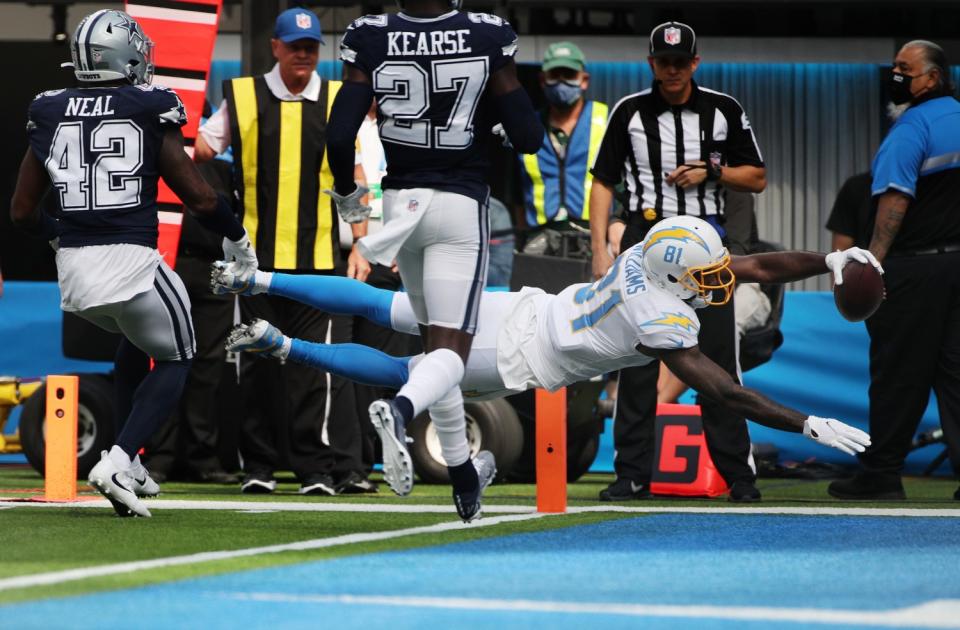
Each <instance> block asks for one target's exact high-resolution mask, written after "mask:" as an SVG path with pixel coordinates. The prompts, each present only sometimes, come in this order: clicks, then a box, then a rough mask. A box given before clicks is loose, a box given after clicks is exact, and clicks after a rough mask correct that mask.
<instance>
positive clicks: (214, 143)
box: [198, 100, 230, 153]
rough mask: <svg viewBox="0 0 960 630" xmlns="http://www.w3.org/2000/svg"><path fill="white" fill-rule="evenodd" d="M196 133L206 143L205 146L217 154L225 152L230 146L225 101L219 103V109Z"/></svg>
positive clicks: (228, 116) (228, 119)
mask: <svg viewBox="0 0 960 630" xmlns="http://www.w3.org/2000/svg"><path fill="white" fill-rule="evenodd" d="M198 133H199V134H200V135H202V136H203V139H204V140H206V141H207V146H209V147H210V148H211V149H213V150H214V151H216V152H217V153H223V152H224V151H226V150H227V147H229V146H230V108H229V107H227V101H226V100H224V101H222V102H221V103H220V109H218V110H217V111H215V112H214V113H213V114H212V115H211V116H210V118H208V119H207V122H205V123H204V124H203V126H202V127H200V129H199V130H198Z"/></svg>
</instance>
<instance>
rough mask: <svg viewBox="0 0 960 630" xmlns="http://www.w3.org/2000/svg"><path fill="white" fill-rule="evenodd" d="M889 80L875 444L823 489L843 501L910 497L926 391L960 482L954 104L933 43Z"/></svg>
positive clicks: (959, 249)
mask: <svg viewBox="0 0 960 630" xmlns="http://www.w3.org/2000/svg"><path fill="white" fill-rule="evenodd" d="M887 80H888V82H889V83H888V86H889V92H890V99H891V101H892V102H893V106H892V108H891V111H892V112H893V113H894V116H895V117H896V122H895V123H894V125H893V127H892V128H891V129H890V133H889V134H888V135H887V137H886V139H885V140H884V141H883V144H881V145H880V149H879V150H878V151H877V155H876V156H875V157H874V160H873V165H872V168H871V171H872V173H873V184H872V188H871V192H872V193H873V198H874V201H875V203H876V205H877V210H876V221H875V223H874V228H873V236H872V238H871V239H870V251H871V252H873V253H874V255H875V256H876V257H877V258H878V259H879V260H880V262H882V263H883V266H884V269H885V271H886V273H885V274H884V284H885V286H886V294H887V295H886V300H885V301H884V302H883V304H881V305H880V308H879V309H878V310H877V312H876V313H875V314H874V315H873V316H872V317H870V319H868V320H867V322H866V324H867V332H868V333H869V334H870V432H871V435H872V437H873V445H872V446H871V447H869V448H868V449H867V450H866V452H864V453H863V454H862V455H860V465H861V467H862V469H861V470H860V471H859V472H858V473H857V474H856V476H854V477H853V478H852V479H847V480H843V481H835V482H833V483H832V484H830V487H829V492H830V494H831V495H833V496H834V497H837V498H840V499H867V500H872V501H875V500H895V499H900V500H902V499H905V498H906V494H905V493H904V491H903V483H902V482H901V477H900V475H901V472H902V470H903V462H904V458H905V457H906V455H907V452H908V451H909V450H910V443H911V438H912V437H913V434H914V433H915V432H916V430H917V425H918V424H919V422H920V418H921V416H922V415H923V412H924V410H925V409H926V406H927V402H928V400H929V398H930V389H931V388H932V389H933V391H934V392H936V394H937V404H938V407H939V411H940V423H941V426H942V427H943V434H944V437H945V439H946V442H947V447H948V452H949V454H950V462H951V464H952V465H953V470H954V473H955V474H956V475H958V476H960V274H958V273H957V269H960V158H958V156H960V103H957V101H956V99H955V98H954V96H953V95H954V86H953V84H952V82H951V81H950V66H949V64H948V63H947V58H946V55H945V54H944V52H943V49H942V48H940V46H938V45H936V44H934V43H933V42H929V41H924V40H916V41H912V42H908V43H907V44H905V45H904V46H903V48H901V49H900V51H899V52H898V53H897V56H896V58H895V59H894V64H893V68H892V70H891V73H890V74H889V75H888V78H887ZM953 497H954V499H958V500H960V490H958V491H957V492H955V493H954V495H953Z"/></svg>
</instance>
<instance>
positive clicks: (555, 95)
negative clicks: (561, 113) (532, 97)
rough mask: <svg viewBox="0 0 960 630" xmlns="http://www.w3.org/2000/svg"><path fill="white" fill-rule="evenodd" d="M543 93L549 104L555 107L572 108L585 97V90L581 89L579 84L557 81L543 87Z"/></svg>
mask: <svg viewBox="0 0 960 630" xmlns="http://www.w3.org/2000/svg"><path fill="white" fill-rule="evenodd" d="M543 93H544V96H546V97H547V102H549V103H550V104H551V105H553V106H554V107H570V106H571V105H573V104H574V103H576V102H577V101H579V100H580V97H581V96H583V88H581V87H580V83H579V82H577V83H567V82H566V81H557V82H556V83H553V84H550V83H548V84H546V85H545V86H543Z"/></svg>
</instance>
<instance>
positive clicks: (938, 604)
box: [208, 591, 960, 628]
mask: <svg viewBox="0 0 960 630" xmlns="http://www.w3.org/2000/svg"><path fill="white" fill-rule="evenodd" d="M208 594H210V595H214V596H218V597H224V598H227V599H232V600H238V601H255V602H273V603H292V604H353V605H366V606H401V607H408V608H438V609H448V610H475V611H487V612H491V611H495V612H539V613H563V614H583V615H622V616H631V617H675V618H688V619H730V620H739V621H768V622H787V623H819V624H856V625H866V626H880V627H898V626H911V627H924V628H960V599H940V600H931V601H928V602H924V603H922V604H918V605H916V606H907V607H904V608H893V609H889V610H843V609H830V608H776V607H772V606H702V605H693V606H680V605H661V604H629V603H616V602H609V603H607V602H569V601H538V600H528V599H479V598H465V597H417V596H390V595H292V594H288V593H229V592H226V593H225V592H216V591H214V592H210V593H208Z"/></svg>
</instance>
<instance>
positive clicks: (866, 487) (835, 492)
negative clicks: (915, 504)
mask: <svg viewBox="0 0 960 630" xmlns="http://www.w3.org/2000/svg"><path fill="white" fill-rule="evenodd" d="M827 492H828V493H829V494H830V496H832V497H835V498H837V499H846V500H852V501H904V500H906V498H907V493H906V492H904V491H903V482H902V481H901V480H900V476H899V475H877V474H871V473H867V472H862V471H861V472H858V473H857V474H856V475H854V476H853V477H851V478H850V479H842V480H840V481H834V482H833V483H831V484H830V485H829V486H827Z"/></svg>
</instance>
